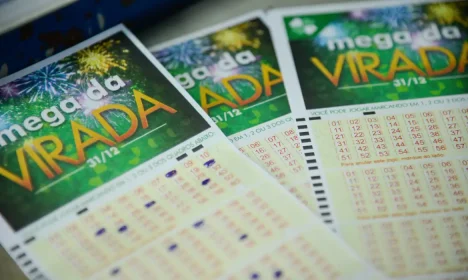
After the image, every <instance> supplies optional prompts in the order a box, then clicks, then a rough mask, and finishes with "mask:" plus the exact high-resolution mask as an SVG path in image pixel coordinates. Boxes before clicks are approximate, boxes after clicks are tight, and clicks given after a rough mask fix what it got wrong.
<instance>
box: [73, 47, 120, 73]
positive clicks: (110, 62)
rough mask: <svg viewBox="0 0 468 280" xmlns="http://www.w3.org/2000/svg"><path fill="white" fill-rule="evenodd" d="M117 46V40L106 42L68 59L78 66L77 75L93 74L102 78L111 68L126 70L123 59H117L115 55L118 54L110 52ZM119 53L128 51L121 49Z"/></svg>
mask: <svg viewBox="0 0 468 280" xmlns="http://www.w3.org/2000/svg"><path fill="white" fill-rule="evenodd" d="M119 44H120V41H119V40H108V41H105V42H102V43H99V44H96V45H94V46H91V47H89V48H86V49H84V50H81V51H79V52H77V53H76V55H74V56H72V57H71V58H70V59H71V60H72V61H73V62H74V63H76V64H78V67H79V70H78V73H79V74H82V75H87V74H92V73H94V74H97V75H99V76H102V75H104V74H105V73H107V72H108V71H109V70H110V69H111V68H113V67H117V68H120V69H122V70H127V61H126V60H125V59H123V58H118V57H117V55H116V54H117V53H118V52H116V51H111V49H112V48H114V47H115V46H116V45H119ZM121 52H122V53H128V50H127V49H123V50H121Z"/></svg>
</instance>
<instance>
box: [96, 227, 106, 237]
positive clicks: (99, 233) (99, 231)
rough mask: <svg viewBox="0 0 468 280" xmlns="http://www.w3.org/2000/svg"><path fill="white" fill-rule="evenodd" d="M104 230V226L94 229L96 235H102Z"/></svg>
mask: <svg viewBox="0 0 468 280" xmlns="http://www.w3.org/2000/svg"><path fill="white" fill-rule="evenodd" d="M105 232H106V229H105V228H101V229H99V230H98V231H96V236H100V235H103V234H104V233H105Z"/></svg>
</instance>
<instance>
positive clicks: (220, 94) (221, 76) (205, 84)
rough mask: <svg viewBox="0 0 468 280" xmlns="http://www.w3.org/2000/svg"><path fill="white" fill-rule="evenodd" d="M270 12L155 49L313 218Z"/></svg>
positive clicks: (313, 203) (244, 149)
mask: <svg viewBox="0 0 468 280" xmlns="http://www.w3.org/2000/svg"><path fill="white" fill-rule="evenodd" d="M265 21H266V19H265V13H264V12H263V11H254V12H251V13H249V14H246V15H244V16H241V17H238V18H235V19H231V20H229V21H227V22H224V23H221V24H218V25H216V26H213V27H210V28H208V29H204V30H201V31H198V32H195V33H193V34H189V35H187V36H184V37H181V38H177V39H174V40H172V41H169V42H165V43H163V44H161V45H157V46H154V47H153V48H150V51H152V53H153V55H154V56H155V57H156V58H157V59H158V60H159V62H161V64H162V65H163V66H164V67H165V68H166V69H167V70H168V71H169V72H170V73H171V74H172V75H173V76H174V77H175V79H176V80H177V81H178V82H179V83H180V84H181V85H182V86H183V87H184V88H185V89H186V90H187V91H188V92H189V93H190V95H191V96H192V97H193V98H194V99H195V100H196V101H197V102H198V104H200V105H201V106H202V108H203V110H204V111H205V112H206V113H207V114H208V115H209V116H210V117H211V119H212V120H213V121H214V122H215V123H216V124H217V125H218V127H219V128H220V129H221V130H222V131H223V133H224V134H225V135H226V136H227V137H228V138H229V140H230V141H231V142H232V143H233V144H234V145H235V146H236V147H238V148H239V150H240V151H241V152H242V153H244V154H245V155H247V156H248V157H249V158H250V159H252V160H253V161H254V162H255V163H257V164H258V165H260V166H261V167H263V169H264V170H266V171H267V172H269V173H270V174H271V175H272V176H273V177H275V178H276V179H277V180H278V181H279V182H280V184H281V185H283V186H284V187H286V189H288V190H289V191H290V192H291V193H292V194H293V195H294V196H295V197H296V198H297V199H298V200H300V201H301V202H302V203H304V204H305V205H306V206H307V207H308V208H309V209H311V210H312V211H314V212H316V210H317V207H316V205H317V204H316V200H315V196H314V193H313V190H312V184H311V182H310V181H309V180H308V177H307V170H306V169H305V165H304V163H305V161H304V159H303V156H302V152H301V145H300V142H299V138H298V136H297V133H296V129H295V124H294V120H293V119H292V116H291V109H290V107H289V104H288V100H287V96H286V91H285V89H284V84H283V77H282V74H281V72H280V69H279V67H278V61H277V58H276V53H275V50H274V48H273V42H272V40H271V36H270V31H269V28H268V26H267V25H266V24H265Z"/></svg>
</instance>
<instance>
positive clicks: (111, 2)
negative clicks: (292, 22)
mask: <svg viewBox="0 0 468 280" xmlns="http://www.w3.org/2000/svg"><path fill="white" fill-rule="evenodd" d="M344 1H345V2H353V1H349V0H348V1H346V0H236V1H232V0H202V1H194V0H0V78H1V77H4V76H7V75H9V74H12V73H14V72H17V71H19V70H21V69H23V68H25V67H27V66H29V65H32V64H34V63H36V62H39V61H41V60H43V59H44V58H46V57H48V56H51V55H53V54H56V53H58V52H60V51H62V50H64V49H66V48H68V47H71V46H73V45H75V44H77V43H79V42H81V41H83V40H86V39H87V38H89V37H92V36H93V35H96V34H98V33H100V32H101V31H104V30H106V29H108V28H110V27H112V26H114V25H116V24H119V23H124V24H126V25H127V27H129V28H130V30H131V31H132V32H134V33H135V34H136V35H137V36H138V37H139V38H140V40H141V41H142V42H143V44H145V45H146V46H148V47H149V46H153V45H155V44H158V43H162V42H164V41H167V40H169V39H173V38H176V37H179V36H182V35H185V34H188V33H191V32H194V31H197V30H199V29H202V28H205V27H209V26H212V25H214V24H217V23H220V22H223V21H225V20H228V19H230V18H233V17H237V16H240V15H242V14H244V13H247V12H251V11H253V10H257V9H271V8H276V7H285V6H298V5H314V4H330V3H337V2H344ZM364 1H365V0H364ZM367 1H370V0H367ZM272 32H274V30H273V31H272ZM0 279H6V280H16V279H26V277H25V276H24V275H23V274H22V272H21V271H20V270H19V268H18V267H17V266H16V265H15V263H14V262H13V261H12V260H11V259H10V258H9V256H8V255H7V254H6V252H5V251H4V250H3V249H2V248H1V247H0Z"/></svg>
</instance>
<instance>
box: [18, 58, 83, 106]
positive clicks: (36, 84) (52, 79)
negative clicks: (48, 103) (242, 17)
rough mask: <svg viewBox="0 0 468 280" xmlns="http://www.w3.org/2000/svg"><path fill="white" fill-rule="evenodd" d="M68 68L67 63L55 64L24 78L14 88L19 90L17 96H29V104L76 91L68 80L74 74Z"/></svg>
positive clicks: (74, 86)
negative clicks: (45, 97)
mask: <svg viewBox="0 0 468 280" xmlns="http://www.w3.org/2000/svg"><path fill="white" fill-rule="evenodd" d="M69 66H70V65H69V64H67V63H65V64H60V63H57V62H55V63H52V64H49V65H47V66H45V67H43V68H42V69H39V70H37V71H34V72H33V73H31V74H29V75H26V76H24V77H23V78H21V79H19V80H18V81H17V82H16V86H17V87H18V88H20V89H21V90H20V91H19V92H18V93H17V95H29V94H30V95H31V96H30V98H29V102H30V103H31V102H34V101H36V100H37V99H38V98H43V97H44V96H49V97H51V98H52V97H54V96H59V95H62V94H66V93H71V92H73V91H75V90H77V88H76V84H75V83H73V81H71V79H70V76H72V75H73V74H75V73H74V72H72V70H71V69H70V67H69Z"/></svg>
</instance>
